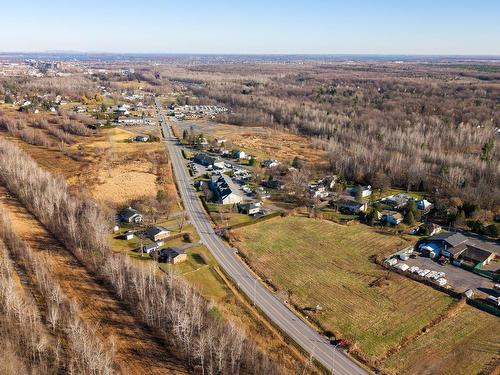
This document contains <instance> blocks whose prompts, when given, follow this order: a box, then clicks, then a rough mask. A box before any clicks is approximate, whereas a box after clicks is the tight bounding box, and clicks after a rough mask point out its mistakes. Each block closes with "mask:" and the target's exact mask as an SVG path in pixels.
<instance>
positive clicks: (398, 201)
mask: <svg viewBox="0 0 500 375" xmlns="http://www.w3.org/2000/svg"><path fill="white" fill-rule="evenodd" d="M412 199H413V198H412V197H410V196H408V195H406V194H395V195H391V196H390V197H386V198H384V199H382V200H381V202H382V203H383V204H386V205H388V206H391V207H392V208H394V209H396V210H397V209H400V208H403V207H404V206H406V204H407V203H408V202H409V201H410V200H412Z"/></svg>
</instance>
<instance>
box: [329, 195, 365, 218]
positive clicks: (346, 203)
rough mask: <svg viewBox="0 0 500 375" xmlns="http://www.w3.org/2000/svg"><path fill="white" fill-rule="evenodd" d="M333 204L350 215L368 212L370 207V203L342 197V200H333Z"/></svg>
mask: <svg viewBox="0 0 500 375" xmlns="http://www.w3.org/2000/svg"><path fill="white" fill-rule="evenodd" d="M333 206H334V207H336V208H337V209H338V210H339V211H340V212H342V213H344V214H350V215H355V214H359V213H361V212H366V210H367V209H368V203H366V202H357V201H356V200H354V199H349V198H341V199H340V200H338V201H336V202H333Z"/></svg>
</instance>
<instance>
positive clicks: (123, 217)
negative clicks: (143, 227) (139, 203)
mask: <svg viewBox="0 0 500 375" xmlns="http://www.w3.org/2000/svg"><path fill="white" fill-rule="evenodd" d="M119 217H120V221H122V222H125V223H134V224H139V223H142V221H143V219H144V218H143V216H142V214H141V213H140V212H139V211H137V210H136V209H133V208H132V207H127V208H125V209H123V210H121V211H120V213H119Z"/></svg>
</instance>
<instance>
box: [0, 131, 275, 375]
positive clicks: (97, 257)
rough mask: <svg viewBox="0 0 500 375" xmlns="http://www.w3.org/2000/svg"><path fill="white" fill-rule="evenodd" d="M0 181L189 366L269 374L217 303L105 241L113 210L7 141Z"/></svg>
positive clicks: (1, 145)
mask: <svg viewBox="0 0 500 375" xmlns="http://www.w3.org/2000/svg"><path fill="white" fill-rule="evenodd" d="M0 172H1V176H0V182H1V183H3V184H4V185H6V186H7V188H8V189H9V190H10V191H11V192H12V193H14V194H15V195H16V196H17V197H18V198H19V199H20V200H21V202H23V204H24V205H25V206H26V207H27V208H28V209H29V210H30V211H31V212H32V213H33V214H34V215H35V216H36V217H37V218H38V219H39V220H40V221H41V222H42V223H43V224H44V225H45V226H46V227H47V228H48V229H49V230H50V231H51V232H52V233H53V234H54V235H55V236H56V237H57V238H58V239H59V240H60V241H61V242H62V243H63V244H65V246H66V247H67V248H68V249H69V250H70V251H72V252H73V253H74V254H75V256H76V257H77V258H78V259H79V260H80V261H81V262H82V263H83V264H84V265H86V267H88V268H89V270H91V271H92V272H95V274H97V275H98V276H99V277H101V278H102V279H103V280H105V281H106V282H107V283H109V285H110V286H111V287H112V288H113V290H114V291H115V292H116V294H117V296H118V297H119V298H121V299H122V300H124V301H126V302H127V303H128V305H129V306H130V308H131V309H133V312H134V313H135V314H136V315H137V316H138V317H139V318H140V319H141V320H142V321H143V322H144V323H145V324H147V325H148V326H149V327H151V328H152V329H153V330H154V331H156V332H158V333H159V334H160V335H161V336H162V337H163V338H164V340H165V341H166V342H167V343H168V344H169V345H172V346H173V347H175V348H176V349H177V350H176V353H177V354H178V356H179V357H180V359H182V360H183V362H184V363H185V364H186V366H187V367H188V368H189V369H190V370H191V371H193V372H196V373H203V374H238V373H243V374H251V373H253V374H274V373H277V372H278V368H277V366H276V365H275V364H274V363H272V362H271V361H270V360H269V359H268V357H267V356H266V355H265V354H264V353H262V352H261V351H260V350H259V349H258V347H257V346H256V344H255V343H254V342H253V341H252V340H251V339H250V338H248V337H247V336H246V335H245V333H244V332H243V331H241V330H240V329H239V328H238V327H236V326H235V325H234V324H231V323H229V322H226V321H223V320H221V319H220V318H218V317H217V314H216V313H215V309H216V307H215V306H213V305H211V304H210V303H208V302H207V301H205V300H204V299H203V298H202V297H200V296H199V295H198V294H197V293H196V292H195V291H194V290H193V289H192V287H190V286H189V285H188V284H187V283H186V282H185V281H183V280H182V279H180V278H178V277H175V276H174V275H173V274H171V275H167V276H161V275H158V273H157V272H156V270H155V268H154V267H150V268H147V267H144V268H137V267H135V266H134V265H132V264H131V263H130V261H129V260H128V258H127V257H126V256H125V255H122V254H114V253H113V252H112V251H111V249H110V248H109V246H108V233H109V230H110V224H111V223H112V220H111V217H110V213H106V212H105V211H104V210H103V209H102V208H101V207H99V205H98V204H97V203H96V202H94V201H93V200H91V199H90V198H89V197H86V196H81V195H79V196H76V195H72V194H70V192H69V190H68V186H67V184H66V182H65V181H64V180H63V179H61V178H57V177H54V176H52V175H51V174H50V173H48V172H46V171H44V170H42V169H41V168H40V167H39V166H38V165H37V163H36V162H35V161H34V160H32V159H31V158H30V157H29V156H27V155H26V154H25V153H24V152H23V151H21V150H20V149H19V148H18V147H17V146H15V145H13V144H12V143H10V142H7V141H3V140H0Z"/></svg>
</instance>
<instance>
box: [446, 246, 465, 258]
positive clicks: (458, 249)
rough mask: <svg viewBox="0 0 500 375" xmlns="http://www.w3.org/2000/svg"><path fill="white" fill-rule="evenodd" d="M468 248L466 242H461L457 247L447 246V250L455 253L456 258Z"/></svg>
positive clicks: (452, 253)
mask: <svg viewBox="0 0 500 375" xmlns="http://www.w3.org/2000/svg"><path fill="white" fill-rule="evenodd" d="M466 249H467V245H466V244H465V243H461V244H459V245H457V246H455V247H450V248H447V249H446V251H447V252H449V253H450V254H451V255H453V257H454V258H456V257H458V256H459V255H460V254H462V253H463V252H464V251H465V250H466Z"/></svg>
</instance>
